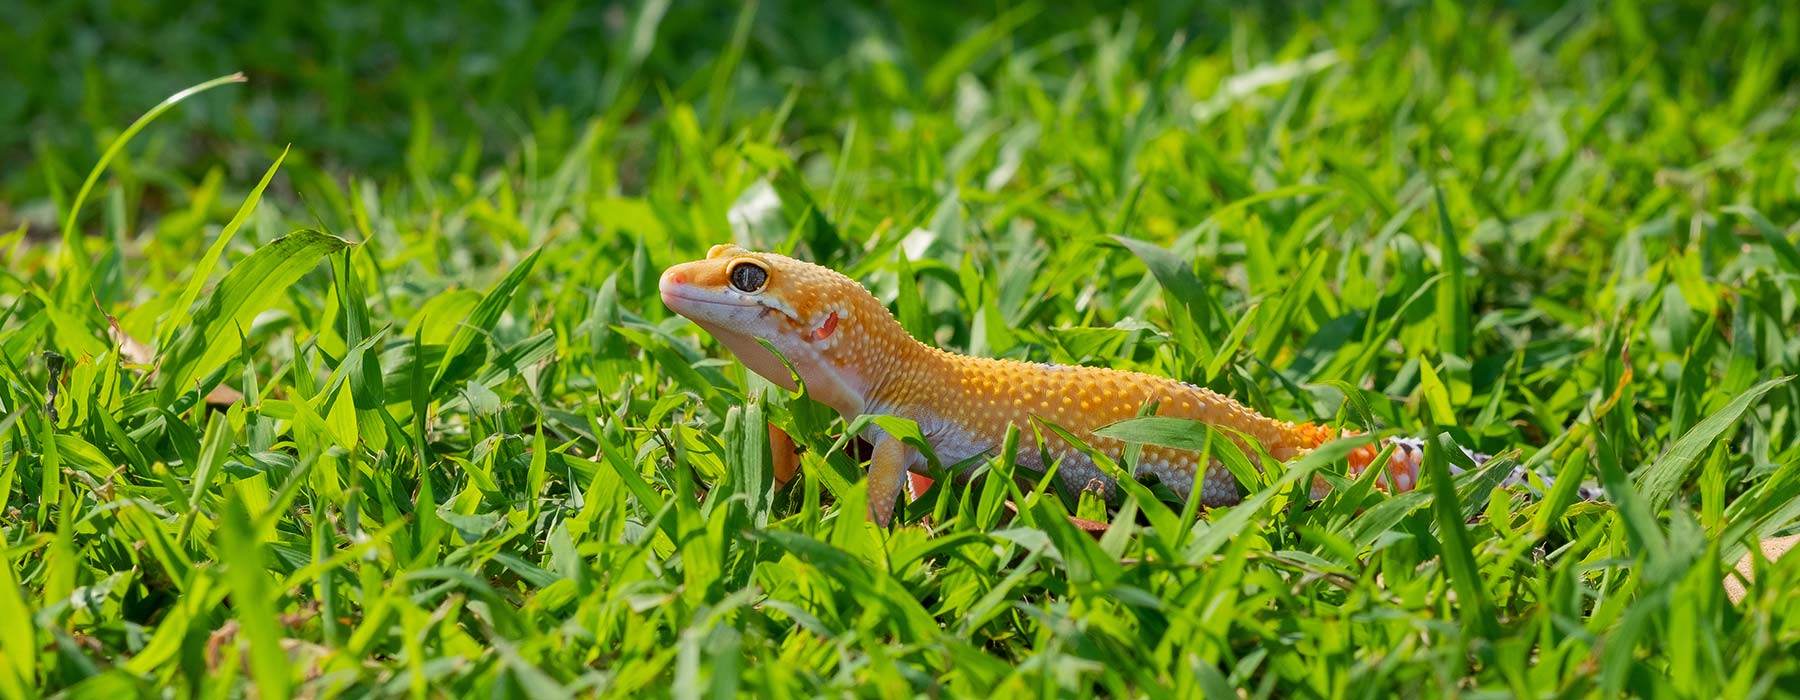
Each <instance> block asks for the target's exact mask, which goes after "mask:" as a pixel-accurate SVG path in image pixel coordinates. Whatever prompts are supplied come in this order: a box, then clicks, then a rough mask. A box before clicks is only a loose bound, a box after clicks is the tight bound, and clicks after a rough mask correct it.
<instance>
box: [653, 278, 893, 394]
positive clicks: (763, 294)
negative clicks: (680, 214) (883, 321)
mask: <svg viewBox="0 0 1800 700" xmlns="http://www.w3.org/2000/svg"><path fill="white" fill-rule="evenodd" d="M657 286H658V288H659V290H660V291H661V293H662V300H663V304H665V305H667V306H668V307H669V309H670V310H672V311H674V312H675V313H678V314H681V315H682V316H685V317H687V318H688V320H691V321H693V322H694V323H695V324H697V325H699V326H700V327H701V328H702V329H704V330H706V332H707V333H709V334H711V335H712V336H713V337H714V338H717V339H718V340H719V342H720V343H722V344H723V345H725V347H726V348H728V349H730V350H731V352H732V354H734V355H737V357H738V359H739V360H741V361H743V363H744V366H746V367H749V368H750V369H751V370H752V371H755V372H756V373H757V374H760V375H762V376H763V377H764V378H766V379H768V380H769V381H771V382H774V383H775V384H777V385H780V386H782V387H785V388H788V389H792V388H794V382H793V380H792V378H791V377H790V376H789V373H788V369H787V367H786V366H785V365H783V364H782V362H781V360H780V359H779V358H777V357H776V356H775V355H774V354H773V353H770V352H769V351H768V349H767V348H765V347H763V346H762V345H761V344H760V343H758V342H757V341H758V340H766V341H768V342H769V344H770V345H773V346H774V347H775V348H776V349H777V350H780V351H781V354H782V355H784V356H786V357H787V359H788V362H790V363H792V364H793V365H794V368H795V369H796V370H797V371H799V372H800V377H801V379H803V380H804V381H805V382H806V386H807V389H808V391H810V392H811V393H812V394H813V395H814V397H815V398H818V399H820V400H822V401H824V402H826V403H827V404H830V405H832V406H833V407H835V408H837V409H838V410H839V411H840V412H844V413H846V414H853V413H856V412H860V411H861V408H862V398H861V397H862V396H863V390H864V388H866V386H867V383H866V381H865V378H866V372H864V371H863V370H864V365H865V363H864V360H865V359H866V357H867V355H868V352H869V346H868V344H867V343H866V342H859V341H858V340H857V339H864V336H863V335H862V329H863V328H864V324H865V322H872V321H874V320H875V317H876V316H877V315H879V316H880V317H884V318H887V319H888V320H889V321H892V317H891V316H889V315H888V314H887V309H886V308H885V307H883V306H882V305H881V303H880V302H879V301H877V300H876V299H875V297H874V296H873V295H871V294H869V292H868V290H866V289H864V288H863V287H862V285H860V284H857V283H856V281H855V280H852V279H850V278H849V277H845V276H844V275H842V274H839V273H837V272H835V271H833V270H830V269H828V268H824V267H820V266H818V265H814V264H812V263H808V262H803V261H800V260H795V259H793V258H790V257H787V256H785V255H777V254H774V253H758V252H753V251H749V250H745V249H743V248H739V247H737V246H735V245H716V246H713V247H712V250H711V251H709V252H708V253H707V254H706V258H705V259H703V260H695V261H693V262H687V263H681V264H679V265H675V266H673V267H670V268H669V269H667V270H664V271H663V274H662V280H661V281H660V282H659V284H658V285H657Z"/></svg>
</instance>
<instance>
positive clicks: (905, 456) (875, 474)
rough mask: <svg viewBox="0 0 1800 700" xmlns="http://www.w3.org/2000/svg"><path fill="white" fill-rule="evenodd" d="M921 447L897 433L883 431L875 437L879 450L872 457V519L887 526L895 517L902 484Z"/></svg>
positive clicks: (870, 499)
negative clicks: (916, 448)
mask: <svg viewBox="0 0 1800 700" xmlns="http://www.w3.org/2000/svg"><path fill="white" fill-rule="evenodd" d="M916 456H917V450H914V449H913V448H912V446H910V445H907V444H906V443H903V442H901V441H899V440H896V439H894V437H893V436H891V435H888V434H886V433H882V434H880V435H878V436H877V437H876V438H875V452H874V454H873V455H872V456H870V458H869V477H868V479H869V520H872V521H874V522H875V524H876V525H880V526H882V527H887V526H888V523H890V522H893V520H894V504H895V502H896V501H898V500H899V498H900V486H901V485H902V484H904V483H905V482H906V475H907V466H908V464H910V463H911V462H912V460H913V459H914V457H916Z"/></svg>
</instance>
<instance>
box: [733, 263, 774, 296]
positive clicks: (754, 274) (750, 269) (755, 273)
mask: <svg viewBox="0 0 1800 700" xmlns="http://www.w3.org/2000/svg"><path fill="white" fill-rule="evenodd" d="M768 283H769V271H768V270H764V269H763V268H762V266H761V265H758V264H756V263H738V266H737V267H734V268H731V286H733V287H736V288H737V290H738V291H740V292H755V291H757V290H759V289H762V288H763V285H765V284H768Z"/></svg>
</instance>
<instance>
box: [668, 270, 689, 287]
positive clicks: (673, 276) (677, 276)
mask: <svg viewBox="0 0 1800 700" xmlns="http://www.w3.org/2000/svg"><path fill="white" fill-rule="evenodd" d="M665 279H667V280H669V284H687V278H684V277H682V276H681V273H679V272H674V271H670V272H669V274H668V275H667V277H666V278H665Z"/></svg>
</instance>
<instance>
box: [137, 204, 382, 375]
mask: <svg viewBox="0 0 1800 700" xmlns="http://www.w3.org/2000/svg"><path fill="white" fill-rule="evenodd" d="M349 245H350V243H349V242H348V241H345V240H343V239H341V238H338V237H336V236H329V235H326V234H323V233H319V232H318V231H314V230H311V229H301V230H299V231H295V232H293V233H291V234H288V235H286V236H283V237H281V238H277V239H275V240H273V241H270V242H269V244H268V245H265V246H263V247H261V248H258V249H257V250H256V252H254V253H251V254H250V257H248V258H245V259H244V260H243V261H242V262H240V263H238V264H237V265H236V266H234V267H232V269H231V271H230V272H228V273H226V275H225V279H223V280H220V281H219V284H218V286H217V287H214V288H213V290H212V292H211V293H210V294H208V295H207V296H206V298H205V300H203V301H202V302H201V305H200V308H199V310H197V311H196V312H195V313H194V318H193V323H192V324H190V325H189V326H187V327H186V328H184V329H182V330H181V331H180V332H178V333H177V334H176V336H175V341H174V343H173V344H172V345H171V346H170V347H169V349H168V351H167V352H166V353H164V355H163V364H162V369H161V370H160V374H161V376H160V377H159V378H158V380H157V385H158V392H157V400H158V402H159V403H161V404H163V405H165V406H166V405H169V404H173V403H174V402H175V399H176V397H177V396H180V395H181V393H182V392H184V391H187V390H188V389H189V388H190V387H189V386H188V385H189V384H190V383H191V382H193V380H194V379H195V378H196V377H201V376H205V375H207V374H210V373H212V372H213V371H214V370H217V369H218V368H219V366H221V365H223V364H225V361H226V360H227V359H229V358H230V357H231V356H232V355H235V354H237V352H238V349H239V346H241V345H242V336H241V335H239V334H240V333H241V332H242V331H244V330H246V329H248V328H249V327H250V323H251V321H252V320H254V319H255V318H256V315H257V314H260V313H262V312H263V311H265V310H267V309H269V308H270V307H273V306H274V305H275V303H276V302H277V301H278V300H280V299H281V297H282V295H283V294H285V293H286V292H287V290H288V287H290V286H292V285H293V284H294V282H295V281H298V280H299V279H300V277H301V275H304V274H306V273H307V272H309V271H311V270H312V269H313V267H314V266H316V265H318V263H319V261H320V260H321V259H323V258H324V257H325V256H327V255H330V254H331V253H335V252H337V251H339V250H343V249H344V248H346V247H348V246H349Z"/></svg>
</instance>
